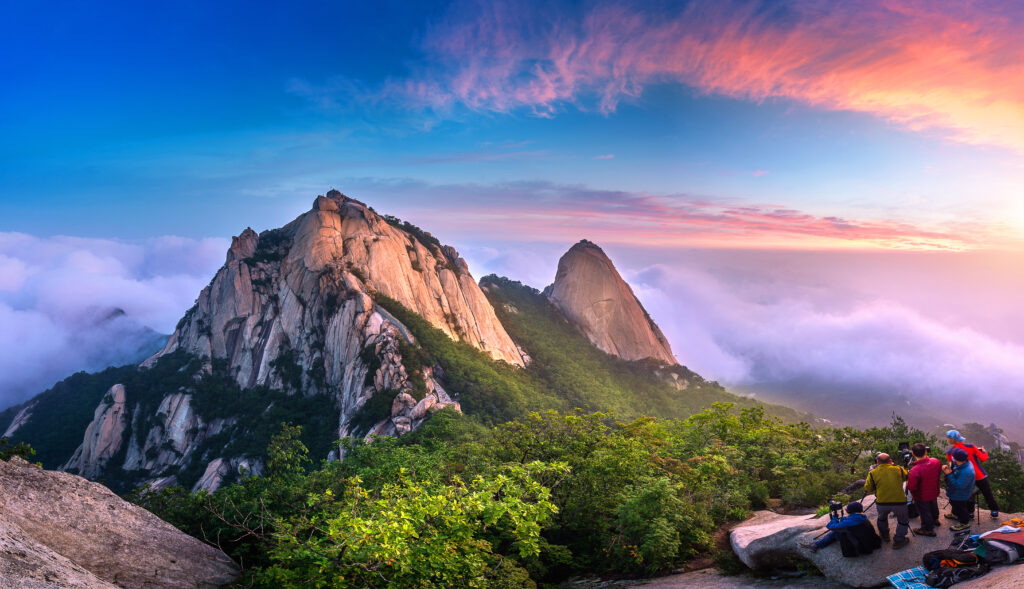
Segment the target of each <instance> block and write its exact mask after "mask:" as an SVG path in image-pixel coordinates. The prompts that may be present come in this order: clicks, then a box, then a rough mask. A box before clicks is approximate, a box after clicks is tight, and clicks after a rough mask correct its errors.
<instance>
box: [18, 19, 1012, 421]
mask: <svg viewBox="0 0 1024 589" xmlns="http://www.w3.org/2000/svg"><path fill="white" fill-rule="evenodd" d="M4 12H5V18H4V19H0V55H3V56H4V58H3V59H0V318H2V319H3V320H2V321H0V352H2V357H3V360H2V361H0V405H6V404H9V403H12V402H19V401H21V400H24V398H26V397H27V396H29V395H30V394H32V393H33V392H37V391H38V390H41V388H44V387H45V386H48V384H49V383H52V382H53V381H54V380H56V379H57V378H60V377H62V376H63V375H66V374H68V373H70V372H73V371H74V370H77V369H96V368H98V367H102V364H103V363H104V362H108V361H112V359H116V358H120V357H123V356H124V354H127V353H128V352H130V350H128V349H127V348H125V346H128V344H127V343H125V342H127V341H128V340H126V338H124V337H121V336H119V335H117V334H119V333H121V331H118V330H120V329H122V328H121V327H118V328H117V329H114V328H112V327H110V325H111V322H110V321H107V320H106V319H105V318H107V317H108V311H109V310H111V309H121V310H123V311H124V316H123V317H122V316H121V315H117V319H116V321H114V323H117V324H118V325H121V324H124V325H128V324H129V323H130V324H131V325H138V326H146V327H150V328H152V329H154V330H156V331H158V332H161V333H167V332H169V331H170V330H171V329H173V327H174V324H175V322H176V320H177V317H178V316H180V314H181V312H182V311H183V310H184V309H185V308H187V307H188V306H190V305H191V302H192V300H193V299H194V298H195V295H196V294H197V293H198V290H199V289H200V288H201V287H202V286H203V285H205V284H206V282H207V281H208V280H209V278H210V276H211V275H212V273H213V272H214V271H215V269H216V268H217V267H218V266H219V265H220V264H221V263H223V255H224V250H225V249H226V244H227V243H228V240H229V239H230V236H231V235H237V234H238V233H239V232H240V231H241V230H242V229H243V228H245V227H246V226H251V227H253V228H255V229H257V230H263V229H267V228H272V227H277V226H280V225H282V224H283V223H285V222H287V221H288V220H290V219H292V218H294V217H295V216H296V215H298V214H300V213H302V212H303V211H305V210H307V209H308V208H309V204H310V202H311V201H312V199H313V198H314V197H315V195H316V194H322V193H323V192H325V191H326V190H327V189H329V188H337V189H339V190H341V191H342V192H344V193H346V194H348V195H350V196H353V197H355V198H359V199H361V200H364V201H366V202H368V203H369V204H371V205H373V206H374V207H375V208H376V209H377V210H380V211H383V212H389V213H391V214H395V215H398V216H400V217H402V218H407V219H409V220H411V221H413V222H414V223H416V224H418V225H420V226H423V227H425V228H427V229H428V230H430V231H432V232H434V233H435V234H437V235H438V236H439V237H440V238H441V239H442V241H444V242H446V243H451V244H453V245H455V246H456V247H457V248H459V250H460V251H462V252H463V255H465V256H466V257H467V259H468V260H469V261H470V264H471V267H472V269H473V270H474V272H475V273H476V274H478V275H479V274H486V273H488V272H492V271H493V272H499V273H503V274H507V275H509V276H511V277H513V278H517V279H520V280H523V281H524V282H527V283H529V284H532V285H534V286H537V287H543V286H544V285H545V284H547V283H548V282H550V280H551V279H552V277H553V275H554V268H555V265H556V264H557V260H558V256H559V255H560V254H561V253H562V252H564V250H565V249H567V248H568V246H569V245H571V244H572V243H574V242H575V241H577V240H578V239H580V238H587V239H591V240H593V241H595V242H597V243H599V244H600V245H602V246H603V247H604V248H605V249H606V251H608V252H609V253H610V254H611V255H612V257H613V259H614V260H615V261H616V263H617V264H618V265H619V267H620V270H622V272H623V274H624V275H626V276H627V278H628V279H629V280H630V281H631V283H632V284H633V286H634V288H635V290H636V291H637V294H638V295H639V296H640V298H641V300H643V302H644V304H645V305H646V306H648V308H649V309H650V310H651V311H652V315H653V316H654V317H655V319H656V320H657V321H658V322H659V323H660V324H661V325H662V327H663V328H664V329H665V331H666V333H667V334H668V336H669V338H670V340H671V341H672V345H673V348H674V350H675V351H676V353H677V356H679V357H680V361H681V362H682V363H684V364H687V365H688V366H690V367H691V368H694V369H695V370H697V371H698V372H701V373H702V374H704V375H705V376H707V377H708V378H712V379H717V380H720V381H721V382H723V383H724V384H726V385H728V386H730V387H731V388H733V389H735V390H741V391H744V392H748V393H751V394H757V395H761V396H766V397H771V398H773V399H781V400H783V401H786V402H792V403H793V404H806V406H808V407H812V408H818V407H822V406H824V407H832V406H834V402H833V399H834V397H835V396H836V395H837V394H839V393H843V394H847V395H849V394H853V395H856V394H862V393H865V391H868V392H871V394H872V395H876V396H877V397H878V398H879V404H880V405H887V404H891V403H889V401H888V400H887V396H889V397H894V398H895V397H899V398H900V399H904V398H905V397H906V398H912V399H914V400H917V401H921V400H928V399H935V398H938V399H943V400H950V401H953V400H957V399H963V398H967V399H970V403H971V404H972V406H977V407H978V411H979V412H983V413H984V411H982V410H983V407H982V406H986V407H988V406H992V405H995V406H997V407H999V406H1004V405H1007V404H1009V405H1012V406H1013V407H1015V408H1017V407H1020V408H1024V384H1021V383H1024V378H1021V377H1022V376H1024V335H1022V334H1024V329H1021V328H1024V321H1022V319H1021V315H1020V313H1018V312H1017V309H1016V305H1017V297H1016V295H1017V293H1019V292H1020V288H1021V287H1022V286H1024V270H1022V266H1024V265H1022V264H1021V263H1020V262H1021V261H1022V259H1021V255H1019V254H1021V252H1022V251H1024V248H1022V246H1024V36H1021V35H1020V34H1019V31H1020V30H1022V27H1024V8H1022V7H1021V6H1020V5H1018V4H1016V3H1010V2H994V1H993V2H989V1H967V2H964V1H956V2H952V1H948V2H947V1H926V0H921V1H897V0H885V1H882V0H864V1H859V2H826V1H823V0H799V1H789V2H779V1H756V2H754V1H748V2H735V1H729V0H727V1H721V2H714V3H708V2H692V3H688V2H668V1H661V0H648V1H644V2H625V1H613V2H586V1H562V2H544V3H539V2H462V1H456V2H417V3H410V2H390V1H387V0H384V1H381V2H375V3H355V2H322V1H321V2H292V3H288V4H287V5H282V4H280V3H270V2H257V1H248V2H220V3H200V2H176V3H164V4H160V5H141V4H137V3H119V2H109V3H103V4H102V5H99V6H97V5H86V4H83V3H76V2H47V3H9V4H8V5H6V6H5V8H4ZM126 322H127V323H126ZM99 324H102V326H105V327H103V328H102V329H101V328H99V327H97V325H99ZM125 329H127V328H125ZM104 330H106V331H104ZM108 332H109V334H110V335H108V336H103V337H101V336H98V335H95V334H97V333H108ZM90 334H91V335H90ZM86 337H91V338H92V339H90V340H89V341H90V342H91V343H89V344H88V345H83V343H82V342H83V341H84V340H83V338H86ZM106 341H109V342H110V343H109V346H108V347H109V348H110V349H111V350H112V351H111V352H110V354H96V353H84V351H83V348H88V349H90V350H93V351H94V350H97V349H103V348H104V345H103V342H106ZM119 346H120V347H119ZM128 347H131V346H128ZM115 348H116V349H115ZM122 348H124V349H122ZM115 352H116V353H115ZM900 395H902V396H900ZM901 402H902V401H901ZM985 411H987V413H985V415H990V414H993V413H996V412H995V411H990V410H985ZM883 412H884V411H883ZM979 419H980V417H979Z"/></svg>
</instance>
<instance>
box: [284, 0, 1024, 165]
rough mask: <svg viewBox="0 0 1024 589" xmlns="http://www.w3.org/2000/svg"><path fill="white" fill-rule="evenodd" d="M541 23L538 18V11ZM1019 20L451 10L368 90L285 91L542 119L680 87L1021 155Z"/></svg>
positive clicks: (715, 8)
mask: <svg viewBox="0 0 1024 589" xmlns="http://www.w3.org/2000/svg"><path fill="white" fill-rule="evenodd" d="M540 11H543V14H540ZM1022 27H1024V9H1021V7H1020V6H1018V5H1015V4H1014V3H1007V2H996V1H993V0H981V1H976V2H957V1H954V0H936V1H926V0H909V1H898V2H890V1H886V0H870V1H867V2H846V3H831V4H826V5H823V4H822V3H820V2H817V1H815V0H797V1H795V2H788V3H783V4H778V3H771V2H767V1H761V0H759V1H738V0H729V1H724V2H715V3H701V2H694V3H690V4H689V5H688V6H687V7H685V8H683V9H679V10H671V11H669V10H664V7H659V6H658V5H657V4H656V3H634V2H627V1H618V2H602V3H596V4H595V3H585V4H584V5H583V7H582V8H581V9H578V10H565V9H562V8H559V7H556V6H551V5H544V6H543V8H541V7H540V6H539V5H531V4H529V3H522V2H498V3H490V2H488V3H483V2H462V3H459V4H457V5H456V6H455V7H454V8H453V9H452V10H450V12H449V13H448V15H447V17H445V18H442V19H440V20H438V21H436V22H435V23H434V24H433V25H432V26H430V27H428V28H427V30H426V33H425V34H424V36H423V42H422V50H423V52H424V56H423V60H422V62H421V63H419V64H418V65H417V66H415V67H414V68H413V70H412V73H411V74H410V75H409V76H408V77H407V78H404V79H402V78H392V79H390V80H389V81H388V82H387V84H386V85H385V86H384V87H383V88H381V89H377V90H367V89H365V88H363V87H361V86H359V85H357V84H355V83H353V82H351V81H346V80H333V81H330V82H327V83H324V84H320V85H318V84H316V83H314V82H310V81H306V80H293V81H292V82H291V84H290V87H289V90H290V91H291V92H293V93H295V94H298V95H301V96H306V97H307V98H309V99H310V100H311V101H313V102H314V103H317V104H320V105H324V104H336V102H338V101H340V98H341V97H342V96H343V97H344V99H346V100H351V98H353V97H357V96H363V97H364V98H366V97H369V98H370V99H371V100H374V101H378V102H387V101H392V100H398V101H401V102H402V103H404V104H406V105H413V106H419V107H426V108H432V109H435V110H451V109H452V108H454V107H456V106H459V107H464V108H467V109H470V110H472V111H489V112H498V113H508V112H513V111H517V110H527V111H529V112H532V113H533V114H535V115H537V116H541V117H553V116H556V115H557V114H558V113H559V112H561V111H563V110H564V109H566V108H580V109H583V110H594V111H598V112H601V113H605V114H607V113H611V112H613V111H615V110H616V109H617V108H618V107H619V105H620V103H622V102H623V101H634V100H636V99H637V98H638V97H640V96H641V95H642V94H643V93H644V91H645V90H646V89H648V88H649V87H651V86H654V85H657V84H663V83H678V84H684V85H687V86H690V87H693V88H695V89H697V90H698V91H700V92H703V93H707V94H713V95H719V96H726V97H731V98H738V99H742V100H749V101H755V102H760V101H764V100H771V99H788V100H793V101H796V102H798V103H801V104H805V105H809V106H812V107H816V108H822V109H827V110H846V111H856V112H865V113H870V114H872V115H875V116H878V117H880V118H883V119H885V120H887V121H890V122H892V123H894V124H897V125H901V126H903V127H905V128H908V129H910V130H913V131H929V132H935V133H937V134H938V135H939V136H941V137H945V138H947V139H950V140H953V141H957V142H963V143H967V144H974V145H989V146H999V147H1004V148H1008V149H1011V150H1014V151H1016V152H1018V153H1024V75H1022V74H1024V72H1022V69H1021V68H1022V65H1021V64H1022V63H1024V37H1022V36H1021V35H1020V34H1019V33H1020V30H1021V28H1022Z"/></svg>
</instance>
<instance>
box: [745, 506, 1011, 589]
mask: <svg viewBox="0 0 1024 589" xmlns="http://www.w3.org/2000/svg"><path fill="white" fill-rule="evenodd" d="M874 502H875V498H874V496H872V495H869V496H868V497H867V499H866V500H865V502H864V504H865V505H870V507H869V508H868V510H867V511H866V512H865V514H866V515H867V516H868V520H869V521H871V523H872V525H874V522H875V519H876V518H877V517H878V513H877V510H876V509H875V505H874ZM946 503H947V502H946V497H945V494H943V495H941V496H940V497H939V505H940V507H945V505H946ZM943 511H944V512H945V511H948V509H943ZM1011 517H1021V514H1012V513H1008V514H1002V515H1001V516H1000V517H999V519H992V518H991V517H989V515H988V512H987V511H982V512H981V518H980V521H979V522H976V523H975V524H974V526H973V528H972V530H971V533H972V534H978V533H981V532H983V531H988V530H992V529H995V528H998V527H999V525H1000V523H1001V522H1003V521H1006V520H1007V519H1009V518H1011ZM827 523H828V516H827V515H825V516H821V517H815V516H813V515H779V514H776V513H772V512H770V511H759V512H757V513H756V514H755V515H754V517H753V518H752V519H751V520H749V521H748V522H747V523H744V524H743V525H741V526H738V527H736V528H734V529H733V531H732V533H731V534H730V536H729V542H730V544H731V545H732V549H733V552H735V553H736V556H738V557H739V558H740V560H742V561H743V563H744V564H746V565H747V566H748V567H750V568H751V569H755V570H757V569H766V568H771V567H772V565H773V564H774V563H778V562H780V561H781V560H782V559H785V558H787V557H796V558H802V559H805V560H809V561H811V562H812V563H814V566H816V567H817V568H818V570H820V571H821V572H822V574H824V575H825V576H826V577H827V578H829V579H830V580H832V581H834V582H836V583H842V584H843V585H846V586H850V587H881V586H884V585H887V581H886V577H887V576H889V575H891V574H893V573H896V572H899V571H903V570H906V569H909V568H913V567H915V566H919V565H920V564H921V557H923V556H924V555H925V553H927V552H931V551H932V550H940V549H943V548H946V547H948V546H949V543H950V541H951V540H952V533H951V532H950V531H949V524H950V520H948V519H946V518H945V517H943V518H942V527H940V528H937V529H936V530H935V531H936V533H937V534H938V535H937V537H935V538H928V537H925V536H913V535H908V537H909V538H910V544H909V545H908V546H906V547H904V548H902V549H900V550H893V549H892V544H882V548H881V549H880V550H876V551H874V552H873V553H871V554H870V555H868V556H861V557H857V558H843V555H842V552H841V551H840V549H839V545H838V543H837V544H833V545H832V546H828V547H826V548H822V549H821V550H819V551H818V552H811V551H810V550H809V549H807V548H802V547H800V545H799V543H800V542H812V541H813V540H814V539H815V538H816V537H817V536H818V535H819V534H821V533H822V532H824V531H825V524H827ZM920 525H921V520H920V519H912V520H910V527H911V528H915V527H919V526H920ZM889 529H890V532H891V533H892V532H895V530H896V520H895V519H892V518H890V520H889ZM972 583H976V584H972ZM982 586H984V587H986V588H995V587H1022V586H1024V567H1010V568H1005V567H1004V568H999V567H996V568H993V569H992V572H991V573H989V574H988V575H986V576H984V577H981V578H979V579H977V580H975V581H972V582H970V583H960V584H957V587H958V588H960V587H963V588H964V589H970V588H971V587H982Z"/></svg>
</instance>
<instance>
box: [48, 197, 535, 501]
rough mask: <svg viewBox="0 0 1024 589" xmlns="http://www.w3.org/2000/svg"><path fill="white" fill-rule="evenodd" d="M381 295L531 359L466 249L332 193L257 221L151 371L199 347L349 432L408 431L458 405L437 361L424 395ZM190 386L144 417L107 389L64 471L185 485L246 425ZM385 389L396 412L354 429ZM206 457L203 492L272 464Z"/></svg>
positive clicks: (487, 346)
mask: <svg viewBox="0 0 1024 589" xmlns="http://www.w3.org/2000/svg"><path fill="white" fill-rule="evenodd" d="M371 293H373V294H374V295H376V294H380V295H384V296H387V297H390V298H391V299H394V300H396V301H398V302H400V303H402V304H403V305H405V306H406V307H408V308H409V309H411V310H412V311H415V312H416V313H418V314H419V315H420V316H422V317H423V318H424V319H426V320H427V321H429V322H430V323H431V324H433V325H434V326H435V327H437V328H438V329H440V330H442V331H444V332H445V333H446V334H448V335H449V336H451V337H452V338H454V339H456V340H461V341H464V342H467V343H469V344H472V345H473V346H475V347H477V348H479V349H481V350H483V351H485V352H487V353H488V354H490V355H491V356H492V357H493V358H495V359H497V360H504V361H506V362H509V363H511V364H515V365H519V366H522V365H523V364H524V359H523V356H522V353H521V352H520V350H519V349H518V348H517V346H516V345H515V343H514V342H513V341H512V339H511V338H510V337H509V336H508V334H507V333H506V332H505V329H504V327H502V325H501V323H500V322H499V321H498V319H497V317H496V316H495V314H494V309H493V308H492V307H491V306H490V303H489V302H488V301H487V299H486V298H485V296H484V294H483V292H482V291H481V290H480V288H479V286H478V285H477V283H476V282H475V281H474V280H473V278H472V276H470V274H469V270H468V267H467V265H466V263H465V261H464V260H462V259H461V258H460V257H459V255H458V253H457V252H455V250H454V249H452V248H450V247H446V246H441V244H440V243H438V242H437V240H436V239H434V238H433V237H432V236H430V235H429V234H427V233H424V232H422V231H421V230H419V229H418V228H416V227H414V226H411V225H408V224H400V223H399V222H398V221H397V220H396V219H393V218H385V217H382V216H380V215H378V214H377V213H376V212H374V211H373V210H371V209H370V208H369V207H367V206H365V205H364V204H362V203H360V202H358V201H356V200H352V199H350V198H347V197H345V196H343V195H342V194H340V193H339V192H337V191H331V192H329V193H328V194H327V195H326V196H320V197H318V198H317V199H316V201H315V202H314V203H313V208H312V210H310V211H309V212H307V213H305V214H303V215H300V216H299V217H298V218H297V219H295V220H294V221H292V222H291V223H289V224H288V225H286V226H284V227H282V228H281V229H276V230H272V231H265V232H263V233H262V234H261V235H257V234H256V233H255V232H254V231H253V230H251V229H246V230H245V231H243V232H242V234H241V235H239V236H238V237H235V238H234V239H233V241H232V244H231V248H230V249H229V250H228V253H227V259H226V261H225V264H224V266H223V267H222V268H221V269H220V270H219V271H218V272H217V274H216V276H215V277H214V278H213V280H212V281H211V282H210V284H209V285H208V286H207V287H206V288H204V289H203V291H202V292H201V293H200V294H199V298H198V299H197V302H196V305H195V306H194V307H193V308H192V309H190V310H189V311H188V312H187V313H186V315H185V316H184V317H183V318H182V320H181V321H180V322H179V324H178V326H177V328H176V329H175V331H174V333H173V334H172V335H171V337H170V339H169V340H168V341H167V344H166V345H165V346H164V348H163V349H162V350H161V351H160V352H158V353H157V354H156V355H154V356H153V357H151V358H149V359H148V360H146V361H145V362H144V363H143V366H144V367H153V366H154V365H155V364H156V363H157V362H158V361H159V360H160V359H161V358H163V357H165V356H168V355H171V354H173V353H175V352H186V353H188V354H190V355H193V356H196V357H199V358H205V359H207V360H206V364H205V366H204V368H203V371H204V372H206V373H210V372H213V371H214V370H215V366H214V365H215V364H216V369H217V370H222V371H226V372H227V374H228V375H230V377H231V378H232V379H233V380H234V381H235V382H236V383H237V384H238V385H239V386H240V387H241V388H242V389H248V388H251V387H257V386H266V387H269V388H272V389H279V390H284V391H288V392H290V393H292V394H296V395H304V396H306V397H309V396H314V395H324V396H327V397H329V398H330V399H331V400H332V401H333V405H334V407H335V408H336V409H337V412H338V420H337V433H338V435H339V436H345V435H350V434H353V433H355V434H358V435H367V434H370V433H376V434H396V433H404V432H408V431H410V430H411V429H413V428H415V427H417V426H418V425H419V423H421V422H422V421H423V420H424V419H425V418H426V417H427V416H428V415H429V414H430V413H433V412H436V411H438V410H440V409H442V408H444V407H448V406H455V407H458V403H457V402H456V401H455V400H453V399H451V398H450V397H449V396H448V394H447V393H446V392H445V390H444V388H443V382H442V381H441V379H439V378H436V377H435V376H434V372H433V371H432V367H430V366H422V367H420V366H416V367H410V368H409V370H414V371H417V372H419V373H420V374H421V375H422V376H423V381H424V382H425V388H426V392H425V393H424V392H423V391H422V388H423V387H421V390H420V391H419V393H415V391H414V390H413V388H414V387H413V386H412V384H410V382H409V375H408V374H407V373H406V367H405V365H404V364H403V359H402V356H401V353H400V347H401V345H402V343H403V342H405V343H407V344H412V343H414V342H413V340H412V337H411V336H410V335H409V333H408V330H407V329H406V328H405V326H403V325H402V324H401V323H400V322H399V321H398V320H396V319H395V318H394V317H392V316H391V315H390V314H389V313H388V312H387V311H385V310H384V309H382V308H380V307H379V306H378V305H377V304H376V303H375V302H374V300H373V296H371ZM118 386H120V385H118ZM115 388H117V387H115ZM181 388H182V390H167V391H166V392H164V393H163V395H164V396H163V398H162V401H160V403H159V406H158V407H156V410H155V413H154V414H149V413H147V412H144V413H141V414H140V411H142V410H141V409H140V407H141V405H139V404H133V403H132V402H131V399H132V395H133V391H132V390H131V388H130V387H129V389H128V390H127V396H128V399H129V402H128V405H127V406H126V404H125V402H124V400H123V396H124V393H125V390H124V387H121V388H120V389H119V390H120V391H121V395H122V397H121V398H122V401H121V402H120V404H118V401H117V399H118V397H117V396H116V395H114V396H113V397H111V395H108V398H107V399H105V400H104V402H103V403H101V405H100V407H98V408H97V409H96V413H95V416H94V419H93V422H92V424H90V425H89V428H88V430H87V432H86V435H85V438H84V440H83V442H82V445H81V446H80V447H79V448H78V450H77V451H76V452H75V455H74V457H73V458H72V459H71V460H70V461H69V462H68V464H67V465H66V466H65V467H66V468H68V469H75V470H77V471H78V472H79V473H82V474H85V475H87V476H92V477H95V476H98V475H99V474H100V473H101V471H102V470H103V468H104V467H105V465H106V464H107V463H108V461H110V460H112V457H114V458H116V459H117V461H118V464H117V466H120V467H122V468H123V469H124V471H126V472H140V473H143V472H144V473H146V475H147V476H149V480H150V481H151V482H153V483H154V484H157V485H159V484H167V483H171V482H173V479H171V478H170V477H171V476H173V474H174V473H175V472H176V471H177V470H179V469H180V468H181V467H182V466H184V465H186V464H187V463H189V462H190V461H193V460H197V459H198V458H196V457H195V456H193V453H194V452H195V450H196V449H197V448H199V447H200V446H201V445H202V443H203V442H204V441H205V440H207V439H209V438H210V437H212V436H215V435H218V434H220V433H221V432H225V431H228V430H229V429H230V428H231V427H232V426H233V425H235V423H234V421H235V420H233V419H232V418H231V417H226V418H225V417H221V418H218V419H209V418H204V416H203V415H200V414H199V413H197V411H196V409H195V407H194V406H193V400H192V395H191V394H190V392H191V391H190V390H189V389H188V387H181ZM381 393H384V394H387V395H388V396H389V398H393V401H392V405H391V412H390V416H389V417H385V418H384V419H383V420H379V421H375V422H374V423H372V424H368V426H367V425H361V426H360V427H359V428H356V429H357V430H358V431H356V430H354V429H353V425H352V419H353V417H354V416H355V415H356V413H357V412H358V411H359V409H360V408H361V407H363V406H364V405H365V404H366V403H367V401H369V400H370V399H371V398H372V397H374V396H375V395H377V394H381ZM413 394H417V396H419V397H420V398H416V397H415V396H413ZM378 404H379V403H378ZM129 406H130V407H133V408H132V409H130V410H129V408H126V407H129ZM146 411H148V412H152V411H153V410H152V409H149V410H146ZM128 413H131V415H128ZM126 427H127V430H128V431H125V428H126ZM122 434H123V435H122ZM222 437H223V436H222ZM121 450H123V452H122V453H120V454H119V451H121ZM121 456H123V457H124V458H123V462H122V459H121ZM202 461H203V465H205V467H204V468H203V469H202V470H200V471H199V472H202V473H203V474H202V476H201V477H199V482H198V483H196V488H212V487H215V486H217V485H219V484H220V481H221V479H222V478H223V477H224V476H225V474H226V473H227V472H229V471H230V469H232V468H238V467H240V466H241V467H243V468H247V469H248V470H249V471H250V472H252V471H253V468H256V469H258V468H259V466H260V465H258V464H255V465H254V464H249V463H248V462H246V457H245V456H219V455H212V456H203V457H202Z"/></svg>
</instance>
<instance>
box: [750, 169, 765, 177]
mask: <svg viewBox="0 0 1024 589" xmlns="http://www.w3.org/2000/svg"><path fill="white" fill-rule="evenodd" d="M767 173H768V170H754V171H753V172H751V173H750V175H751V176H753V177H755V178H760V177H761V176H764V175H765V174H767Z"/></svg>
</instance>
